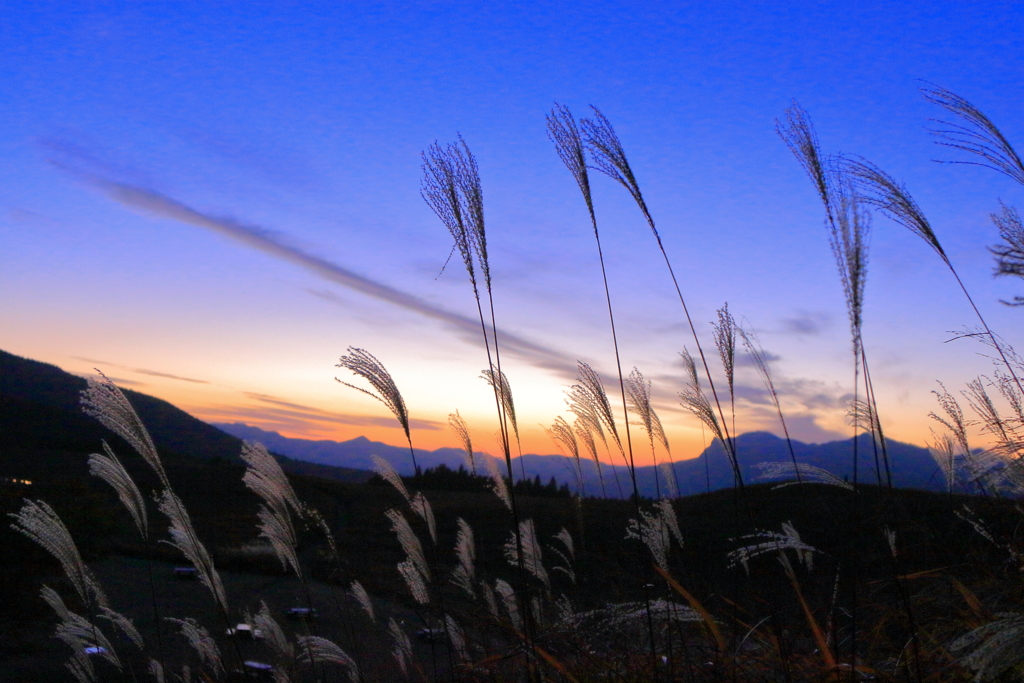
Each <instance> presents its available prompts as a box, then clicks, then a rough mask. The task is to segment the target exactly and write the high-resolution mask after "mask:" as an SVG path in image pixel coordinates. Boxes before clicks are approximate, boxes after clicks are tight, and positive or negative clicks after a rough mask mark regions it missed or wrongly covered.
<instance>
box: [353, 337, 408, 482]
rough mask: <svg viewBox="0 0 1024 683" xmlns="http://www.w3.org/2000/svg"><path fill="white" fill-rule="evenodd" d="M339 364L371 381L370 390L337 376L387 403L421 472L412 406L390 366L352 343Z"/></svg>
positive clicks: (358, 389) (356, 388)
mask: <svg viewBox="0 0 1024 683" xmlns="http://www.w3.org/2000/svg"><path fill="white" fill-rule="evenodd" d="M335 367H339V368H345V369H346V370H349V371H350V372H352V373H353V374H355V375H357V376H359V377H362V378H363V379H365V380H366V381H367V382H369V383H370V390H366V389H363V388H362V387H357V386H356V385H354V384H349V383H348V382H342V381H341V380H340V379H338V378H337V377H335V378H334V379H335V380H336V381H337V382H339V383H341V384H344V385H345V386H347V387H349V388H351V389H355V390H356V391H361V392H363V393H364V394H366V395H367V396H371V397H373V398H375V399H377V400H378V401H380V402H381V403H383V404H384V405H385V406H387V408H388V410H390V411H391V413H392V414H393V415H394V416H395V419H396V420H398V423H399V424H400V425H401V426H402V430H403V431H404V432H405V440H406V442H407V443H408V444H409V457H410V458H411V459H412V468H413V471H414V472H416V473H417V474H418V473H419V471H420V468H419V465H417V464H416V451H415V450H413V447H412V434H411V433H410V430H409V410H408V409H407V408H406V407H405V399H404V398H402V392H400V391H399V390H398V385H397V384H395V380H394V379H392V377H391V373H390V372H388V369H387V368H385V367H384V364H383V363H381V362H380V361H379V360H377V357H376V356H374V355H373V354H372V353H370V352H369V351H365V350H363V349H357V348H355V347H353V346H350V347H348V354H347V355H344V356H342V357H341V358H340V359H339V360H338V364H337V365H336V366H335Z"/></svg>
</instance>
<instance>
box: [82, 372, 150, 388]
mask: <svg viewBox="0 0 1024 683" xmlns="http://www.w3.org/2000/svg"><path fill="white" fill-rule="evenodd" d="M72 374H74V375H78V376H79V377H82V378H83V379H89V378H91V377H95V375H90V374H87V373H83V372H75V373H72ZM107 379H109V380H110V381H111V382H113V383H114V384H116V385H117V386H119V387H120V386H125V387H148V386H149V385H148V384H146V383H145V382H136V381H135V380H133V379H125V378H123V377H111V376H110V375H107Z"/></svg>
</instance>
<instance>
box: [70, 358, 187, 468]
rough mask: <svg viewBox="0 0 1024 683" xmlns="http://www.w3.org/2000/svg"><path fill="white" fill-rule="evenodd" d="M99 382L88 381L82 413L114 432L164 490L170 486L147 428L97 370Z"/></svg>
mask: <svg viewBox="0 0 1024 683" xmlns="http://www.w3.org/2000/svg"><path fill="white" fill-rule="evenodd" d="M96 372H98V373H99V375H100V377H99V379H97V378H95V377H89V378H87V379H86V381H87V382H88V385H87V386H86V388H85V390H84V391H83V392H82V397H81V401H82V410H84V411H85V414H86V415H88V416H90V417H93V418H95V419H96V420H97V421H98V422H99V423H100V424H102V425H103V426H104V427H106V428H107V429H109V430H110V431H112V432H114V433H115V434H117V435H118V436H120V437H121V438H122V439H124V440H125V441H127V442H128V444H129V445H130V446H131V447H132V448H134V449H135V451H136V452H137V453H138V454H139V455H141V456H142V458H143V460H145V461H146V463H147V464H148V465H149V466H150V467H152V468H153V471H154V472H156V473H157V476H159V477H160V483H162V484H163V485H164V486H165V487H166V486H169V485H170V484H169V483H168V481H167V474H166V473H165V472H164V466H163V463H162V462H160V456H159V454H158V453H157V450H156V446H155V445H154V444H153V439H152V437H150V435H149V431H148V430H147V429H146V426H145V425H144V424H143V423H142V420H141V419H139V416H138V414H137V413H136V412H135V409H134V408H132V404H131V403H129V402H128V399H127V398H125V395H124V394H123V393H122V392H121V390H120V389H118V388H117V386H116V385H115V384H114V383H113V382H111V381H110V380H109V379H107V376H106V375H104V374H103V373H102V372H100V371H99V370H97V371H96Z"/></svg>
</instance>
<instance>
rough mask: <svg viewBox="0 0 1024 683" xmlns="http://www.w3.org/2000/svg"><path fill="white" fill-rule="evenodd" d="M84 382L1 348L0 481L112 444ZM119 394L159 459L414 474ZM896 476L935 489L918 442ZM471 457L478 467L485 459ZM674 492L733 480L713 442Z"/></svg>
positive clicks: (571, 470) (533, 465) (360, 442)
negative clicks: (254, 447)
mask: <svg viewBox="0 0 1024 683" xmlns="http://www.w3.org/2000/svg"><path fill="white" fill-rule="evenodd" d="M85 386H86V381H85V380H84V379H82V378H81V377H78V376H76V375H72V374H70V373H67V372H64V371H63V370H61V369H60V368H58V367H56V366H54V365H49V364H46V363H41V362H38V361H34V360H30V359H26V358H21V357H19V356H15V355H13V354H10V353H7V352H4V351H0V477H6V478H28V479H32V478H39V477H41V476H42V477H46V476H51V477H60V476H69V475H70V474H71V473H72V472H74V473H77V472H79V471H81V472H82V473H83V475H84V469H85V466H84V459H83V458H81V457H80V456H81V454H83V453H84V454H87V453H90V452H94V451H96V450H98V447H99V444H100V441H101V440H102V439H107V440H108V441H111V443H114V442H115V441H116V440H117V439H116V437H115V436H114V435H113V434H111V433H110V432H108V431H107V430H106V429H105V428H104V427H102V426H101V425H100V424H99V423H98V422H96V421H95V420H93V419H91V418H89V417H87V416H86V415H85V414H84V413H83V412H82V410H81V407H80V405H79V395H80V393H81V391H82V390H83V389H84V388H85ZM124 393H125V395H126V396H127V397H128V399H129V400H130V401H131V403H132V405H133V406H134V407H135V409H136V410H137V412H138V413H139V416H140V417H141V418H142V420H143V422H144V423H145V424H146V426H147V427H148V429H149V430H150V433H151V434H152V436H153V440H154V442H155V443H156V445H157V447H158V449H159V450H160V451H161V454H162V455H167V456H170V457H177V458H198V459H203V460H211V459H220V460H225V461H230V462H237V461H239V454H240V452H241V446H242V443H241V441H242V439H254V440H257V441H260V442H262V443H263V444H264V445H266V446H267V448H269V449H270V450H271V451H273V452H274V453H275V454H278V456H279V458H280V460H281V463H282V466H283V467H284V469H285V470H286V471H288V472H291V473H295V474H306V475H311V476H318V477H323V478H329V479H336V480H342V481H350V482H362V481H366V480H368V479H369V478H370V476H371V473H370V471H369V470H370V469H371V468H372V466H373V464H372V460H371V456H372V455H378V456H380V457H382V458H384V459H385V460H387V461H388V462H390V463H391V464H392V465H393V466H394V467H395V469H397V470H398V471H399V473H401V474H406V475H408V474H412V473H413V467H412V462H411V459H410V457H409V451H408V449H407V448H404V447H399V446H391V445H388V444H384V443H380V442H375V441H370V440H369V439H367V438H365V437H358V438H355V439H351V440H349V441H342V442H338V441H312V440H307V439H293V438H288V437H284V436H282V435H280V434H278V433H276V432H270V431H265V430H262V429H259V428H257V427H252V426H249V425H245V424H239V423H235V424H216V425H211V424H207V423H205V422H202V421H201V420H198V419H196V418H195V417H193V416H191V415H189V414H188V413H186V412H185V411H183V410H180V409H179V408H176V407H175V406H173V405H171V404H170V403H168V402H166V401H163V400H160V399H158V398H154V397H152V396H148V395H146V394H143V393H139V392H136V391H131V390H127V389H126V390H124ZM736 445H737V453H738V462H739V467H740V471H741V474H742V476H743V479H744V481H745V482H757V481H760V480H759V479H758V476H759V474H760V470H759V469H758V468H757V467H756V465H757V464H758V463H761V462H766V461H782V462H788V461H789V460H790V454H789V449H788V446H787V444H786V442H785V441H784V440H782V439H779V438H778V437H776V436H774V435H773V434H770V433H768V432H750V433H747V434H743V435H741V436H739V437H738V438H737V440H736ZM857 447H858V453H859V458H858V467H859V476H860V480H861V481H863V482H867V483H875V482H876V481H877V475H876V471H875V451H874V447H873V443H872V439H871V437H870V436H869V435H862V436H861V437H860V438H859V440H858V442H857ZM793 449H794V452H795V455H796V458H797V460H798V462H801V463H806V464H809V465H814V466H817V467H820V468H823V469H825V470H828V471H830V472H832V473H833V474H835V475H836V476H838V477H843V478H852V454H853V440H852V439H849V440H845V441H835V442H831V443H825V444H805V443H800V442H794V443H793ZM888 453H889V460H890V463H891V469H892V475H893V482H894V484H895V485H896V486H900V487H904V488H918V489H932V490H941V488H942V477H941V475H940V474H939V472H938V468H937V467H936V465H935V463H934V461H933V460H932V458H931V457H930V455H929V454H928V451H927V450H926V449H924V448H920V447H917V446H913V445H910V444H905V443H900V442H896V441H889V442H888ZM487 457H490V456H487V455H484V454H482V453H480V454H475V459H476V461H477V466H478V468H479V469H480V470H482V473H484V472H485V470H484V468H483V467H481V465H482V463H483V459H484V458H487ZM416 459H417V461H418V463H419V464H420V467H424V468H426V467H435V466H437V465H441V464H443V465H446V466H448V467H450V468H453V469H455V468H458V467H459V466H460V465H464V464H466V463H465V454H464V452H463V451H462V450H460V449H456V448H440V449H437V450H433V451H427V450H422V449H421V450H417V451H416ZM513 471H514V473H515V478H516V479H520V478H522V477H524V476H525V477H528V478H530V479H533V478H535V477H539V478H540V479H541V480H542V481H543V482H545V483H546V482H547V481H549V480H550V479H551V478H554V479H555V480H556V481H557V482H559V484H561V483H568V484H569V485H570V487H573V488H576V487H577V486H578V483H577V479H578V478H579V475H578V474H576V473H575V472H581V473H582V485H583V489H584V491H585V492H586V494H587V495H592V496H596V495H606V496H608V497H620V496H625V495H628V494H629V493H630V492H631V490H632V484H631V482H630V480H629V471H628V469H627V468H626V467H625V465H624V464H617V465H611V464H606V463H602V464H601V466H600V473H599V471H598V467H597V465H595V463H594V462H593V461H591V460H581V462H580V463H579V470H576V467H575V463H574V462H573V460H572V459H570V458H567V457H565V456H562V455H535V454H526V455H523V456H522V457H516V458H514V462H513ZM672 471H673V475H674V478H675V481H676V484H677V487H678V494H679V495H691V494H695V493H703V492H706V491H711V490H716V489H721V488H727V487H729V486H732V485H733V481H734V477H733V473H732V468H731V465H730V464H729V462H728V459H727V458H726V456H725V450H724V449H723V448H722V444H721V443H719V442H715V443H713V444H712V445H711V446H709V447H708V448H707V449H706V450H705V451H704V452H703V453H702V454H701V455H700V456H698V457H697V458H693V459H691V460H681V461H677V462H675V463H673V464H672ZM636 478H637V487H638V489H639V490H640V493H641V495H644V496H655V495H657V494H658V493H662V494H664V493H665V488H666V487H668V488H669V492H672V493H674V492H675V491H671V486H669V485H668V484H667V483H666V480H665V477H664V475H663V474H659V475H658V476H657V477H656V476H655V468H654V467H653V466H648V467H638V468H636Z"/></svg>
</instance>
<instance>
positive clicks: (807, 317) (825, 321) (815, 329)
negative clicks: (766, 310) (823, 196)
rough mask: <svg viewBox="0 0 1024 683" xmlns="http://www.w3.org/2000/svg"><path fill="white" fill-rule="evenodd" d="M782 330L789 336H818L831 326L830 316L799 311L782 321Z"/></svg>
mask: <svg viewBox="0 0 1024 683" xmlns="http://www.w3.org/2000/svg"><path fill="white" fill-rule="evenodd" d="M781 322H782V330H783V332H787V333H789V334H799V335H818V334H821V333H822V332H823V331H824V330H825V329H826V328H828V327H829V326H830V325H831V324H832V316H830V315H829V314H827V313H822V312H815V311H799V312H798V313H797V314H796V315H794V316H792V317H790V318H783V319H782V321H781Z"/></svg>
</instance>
